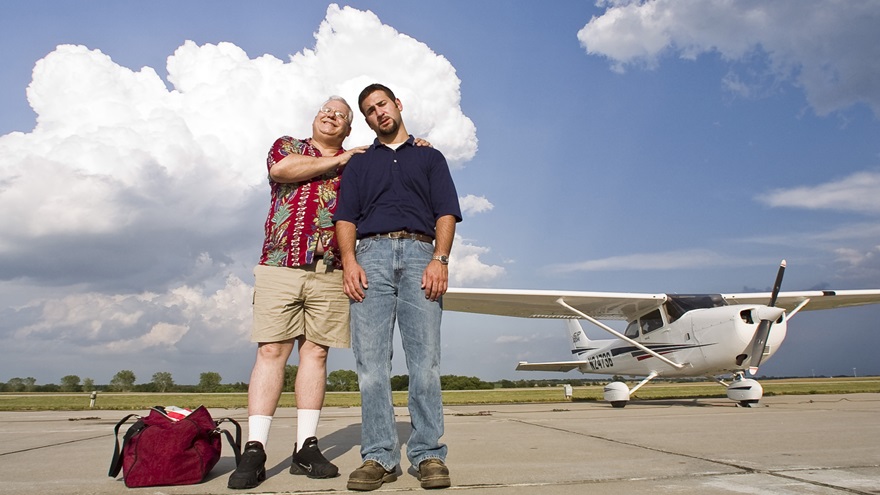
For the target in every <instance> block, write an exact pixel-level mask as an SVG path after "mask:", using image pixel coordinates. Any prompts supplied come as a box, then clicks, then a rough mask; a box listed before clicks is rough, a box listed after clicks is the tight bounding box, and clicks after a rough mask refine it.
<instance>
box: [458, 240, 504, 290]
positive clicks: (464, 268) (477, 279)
mask: <svg viewBox="0 0 880 495" xmlns="http://www.w3.org/2000/svg"><path fill="white" fill-rule="evenodd" d="M453 246H454V248H453V250H452V253H451V254H450V256H449V258H450V261H449V284H450V285H452V286H466V285H469V284H476V283H485V282H488V281H491V280H494V279H496V278H498V277H500V276H502V275H503V274H504V267H501V266H498V265H490V264H487V263H484V262H483V261H481V260H480V255H483V254H485V253H488V252H489V248H487V247H482V246H475V245H473V244H471V243H469V242H468V241H466V240H465V239H463V238H462V237H461V236H460V235H458V234H455V242H454V243H453Z"/></svg>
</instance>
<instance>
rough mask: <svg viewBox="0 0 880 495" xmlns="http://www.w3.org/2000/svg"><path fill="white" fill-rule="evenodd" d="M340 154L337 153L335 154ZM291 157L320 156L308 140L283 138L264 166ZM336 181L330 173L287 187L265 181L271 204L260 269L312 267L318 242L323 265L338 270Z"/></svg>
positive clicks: (338, 178)
mask: <svg viewBox="0 0 880 495" xmlns="http://www.w3.org/2000/svg"><path fill="white" fill-rule="evenodd" d="M344 151H345V150H339V153H337V154H341V153H343V152H344ZM291 153H296V154H300V155H306V156H314V157H319V156H321V152H320V151H318V149H317V148H315V147H314V146H312V143H311V139H305V140H299V139H294V138H292V137H290V136H284V137H281V138H278V140H276V141H275V144H273V145H272V149H270V150H269V156H268V158H267V159H266V166H267V167H268V169H271V168H272V166H273V165H275V164H276V163H278V162H280V161H281V160H282V159H283V158H284V157H285V156H287V155H289V154H291ZM340 177H341V176H340V174H339V173H337V172H336V171H335V170H333V171H330V172H327V173H326V174H324V175H321V176H318V177H314V178H312V179H310V180H307V181H303V182H295V183H290V184H281V183H278V182H275V181H273V180H272V178H271V177H270V178H269V185H270V186H271V188H272V204H271V205H270V207H269V215H268V217H266V225H265V230H266V238H265V240H264V241H263V253H262V255H261V256H260V264H261V265H270V266H300V265H307V264H309V263H312V262H313V261H314V258H315V249H316V248H317V247H318V240H319V239H320V241H321V245H323V246H324V263H325V264H328V265H330V264H332V265H334V266H336V267H337V268H338V267H340V266H341V265H340V261H339V256H338V253H339V248H338V245H337V243H336V230H335V229H334V227H333V213H334V211H335V210H336V195H337V193H338V192H339V182H340Z"/></svg>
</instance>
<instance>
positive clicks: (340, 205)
mask: <svg viewBox="0 0 880 495" xmlns="http://www.w3.org/2000/svg"><path fill="white" fill-rule="evenodd" d="M357 158H358V155H355V156H353V157H351V159H350V160H349V161H348V164H347V165H346V166H345V169H344V170H343V172H342V179H341V181H340V183H339V195H338V196H337V197H336V212H335V213H334V214H333V223H334V224H335V223H336V222H338V221H340V220H342V221H345V222H350V223H353V224H355V225H357V223H358V220H359V219H360V211H361V209H360V196H359V195H358V191H357V182H358V179H357V178H358V172H359V170H358V166H357V162H358V161H359V160H358V159H357Z"/></svg>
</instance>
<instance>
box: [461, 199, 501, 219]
mask: <svg viewBox="0 0 880 495" xmlns="http://www.w3.org/2000/svg"><path fill="white" fill-rule="evenodd" d="M458 202H459V204H460V205H461V211H462V213H464V214H465V215H476V214H477V213H482V212H484V211H489V210H491V209H492V208H495V205H493V204H492V203H491V202H490V201H489V200H488V199H486V197H485V196H474V195H473V194H468V195H467V196H465V197H463V198H458Z"/></svg>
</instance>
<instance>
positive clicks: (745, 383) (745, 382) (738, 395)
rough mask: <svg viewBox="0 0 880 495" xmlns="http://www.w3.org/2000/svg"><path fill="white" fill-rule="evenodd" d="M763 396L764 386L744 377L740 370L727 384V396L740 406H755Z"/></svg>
mask: <svg viewBox="0 0 880 495" xmlns="http://www.w3.org/2000/svg"><path fill="white" fill-rule="evenodd" d="M763 396H764V387H762V386H761V384H760V383H758V381H757V380H752V379H751V378H746V377H745V374H743V373H742V372H740V373H737V374H736V375H735V376H734V379H733V382H731V383H730V384H729V385H727V398H728V399H730V400H732V401H734V402H736V403H737V405H739V406H740V407H756V406H757V405H758V402H759V401H760V400H761V397H763Z"/></svg>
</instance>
